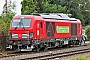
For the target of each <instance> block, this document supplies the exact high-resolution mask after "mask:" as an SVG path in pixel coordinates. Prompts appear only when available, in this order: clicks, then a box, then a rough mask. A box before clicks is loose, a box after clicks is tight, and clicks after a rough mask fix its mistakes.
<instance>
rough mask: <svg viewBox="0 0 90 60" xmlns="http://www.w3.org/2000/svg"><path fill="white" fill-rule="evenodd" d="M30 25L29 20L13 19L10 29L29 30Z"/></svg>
mask: <svg viewBox="0 0 90 60" xmlns="http://www.w3.org/2000/svg"><path fill="white" fill-rule="evenodd" d="M30 23H31V19H26V18H23V19H13V20H12V27H13V28H16V27H20V28H23V27H24V28H29V27H30Z"/></svg>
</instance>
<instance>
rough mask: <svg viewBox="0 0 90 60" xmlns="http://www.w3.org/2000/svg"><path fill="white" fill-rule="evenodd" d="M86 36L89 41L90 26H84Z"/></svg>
mask: <svg viewBox="0 0 90 60" xmlns="http://www.w3.org/2000/svg"><path fill="white" fill-rule="evenodd" d="M86 35H87V38H88V40H90V25H88V26H86Z"/></svg>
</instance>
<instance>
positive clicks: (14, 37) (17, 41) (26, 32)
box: [6, 16, 34, 50]
mask: <svg viewBox="0 0 90 60" xmlns="http://www.w3.org/2000/svg"><path fill="white" fill-rule="evenodd" d="M31 22H32V18H30V17H25V16H15V17H14V18H13V19H12V22H11V25H10V30H9V31H10V37H9V40H8V41H7V42H6V43H7V45H8V47H6V49H14V50H15V49H28V48H29V46H30V45H31V40H32V39H33V35H34V34H33V31H32V28H31Z"/></svg>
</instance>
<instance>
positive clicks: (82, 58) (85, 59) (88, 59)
mask: <svg viewBox="0 0 90 60" xmlns="http://www.w3.org/2000/svg"><path fill="white" fill-rule="evenodd" d="M71 60H90V57H87V56H79V57H76V58H72V59H71Z"/></svg>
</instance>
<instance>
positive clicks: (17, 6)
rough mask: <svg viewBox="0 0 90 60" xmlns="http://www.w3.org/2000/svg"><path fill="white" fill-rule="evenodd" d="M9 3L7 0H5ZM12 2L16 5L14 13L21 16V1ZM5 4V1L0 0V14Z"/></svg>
mask: <svg viewBox="0 0 90 60" xmlns="http://www.w3.org/2000/svg"><path fill="white" fill-rule="evenodd" d="M7 1H9V0H7ZM11 1H12V2H13V1H15V4H16V8H15V12H16V15H21V4H20V3H21V1H22V0H11ZM4 4H5V0H0V14H2V11H3V5H4Z"/></svg>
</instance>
